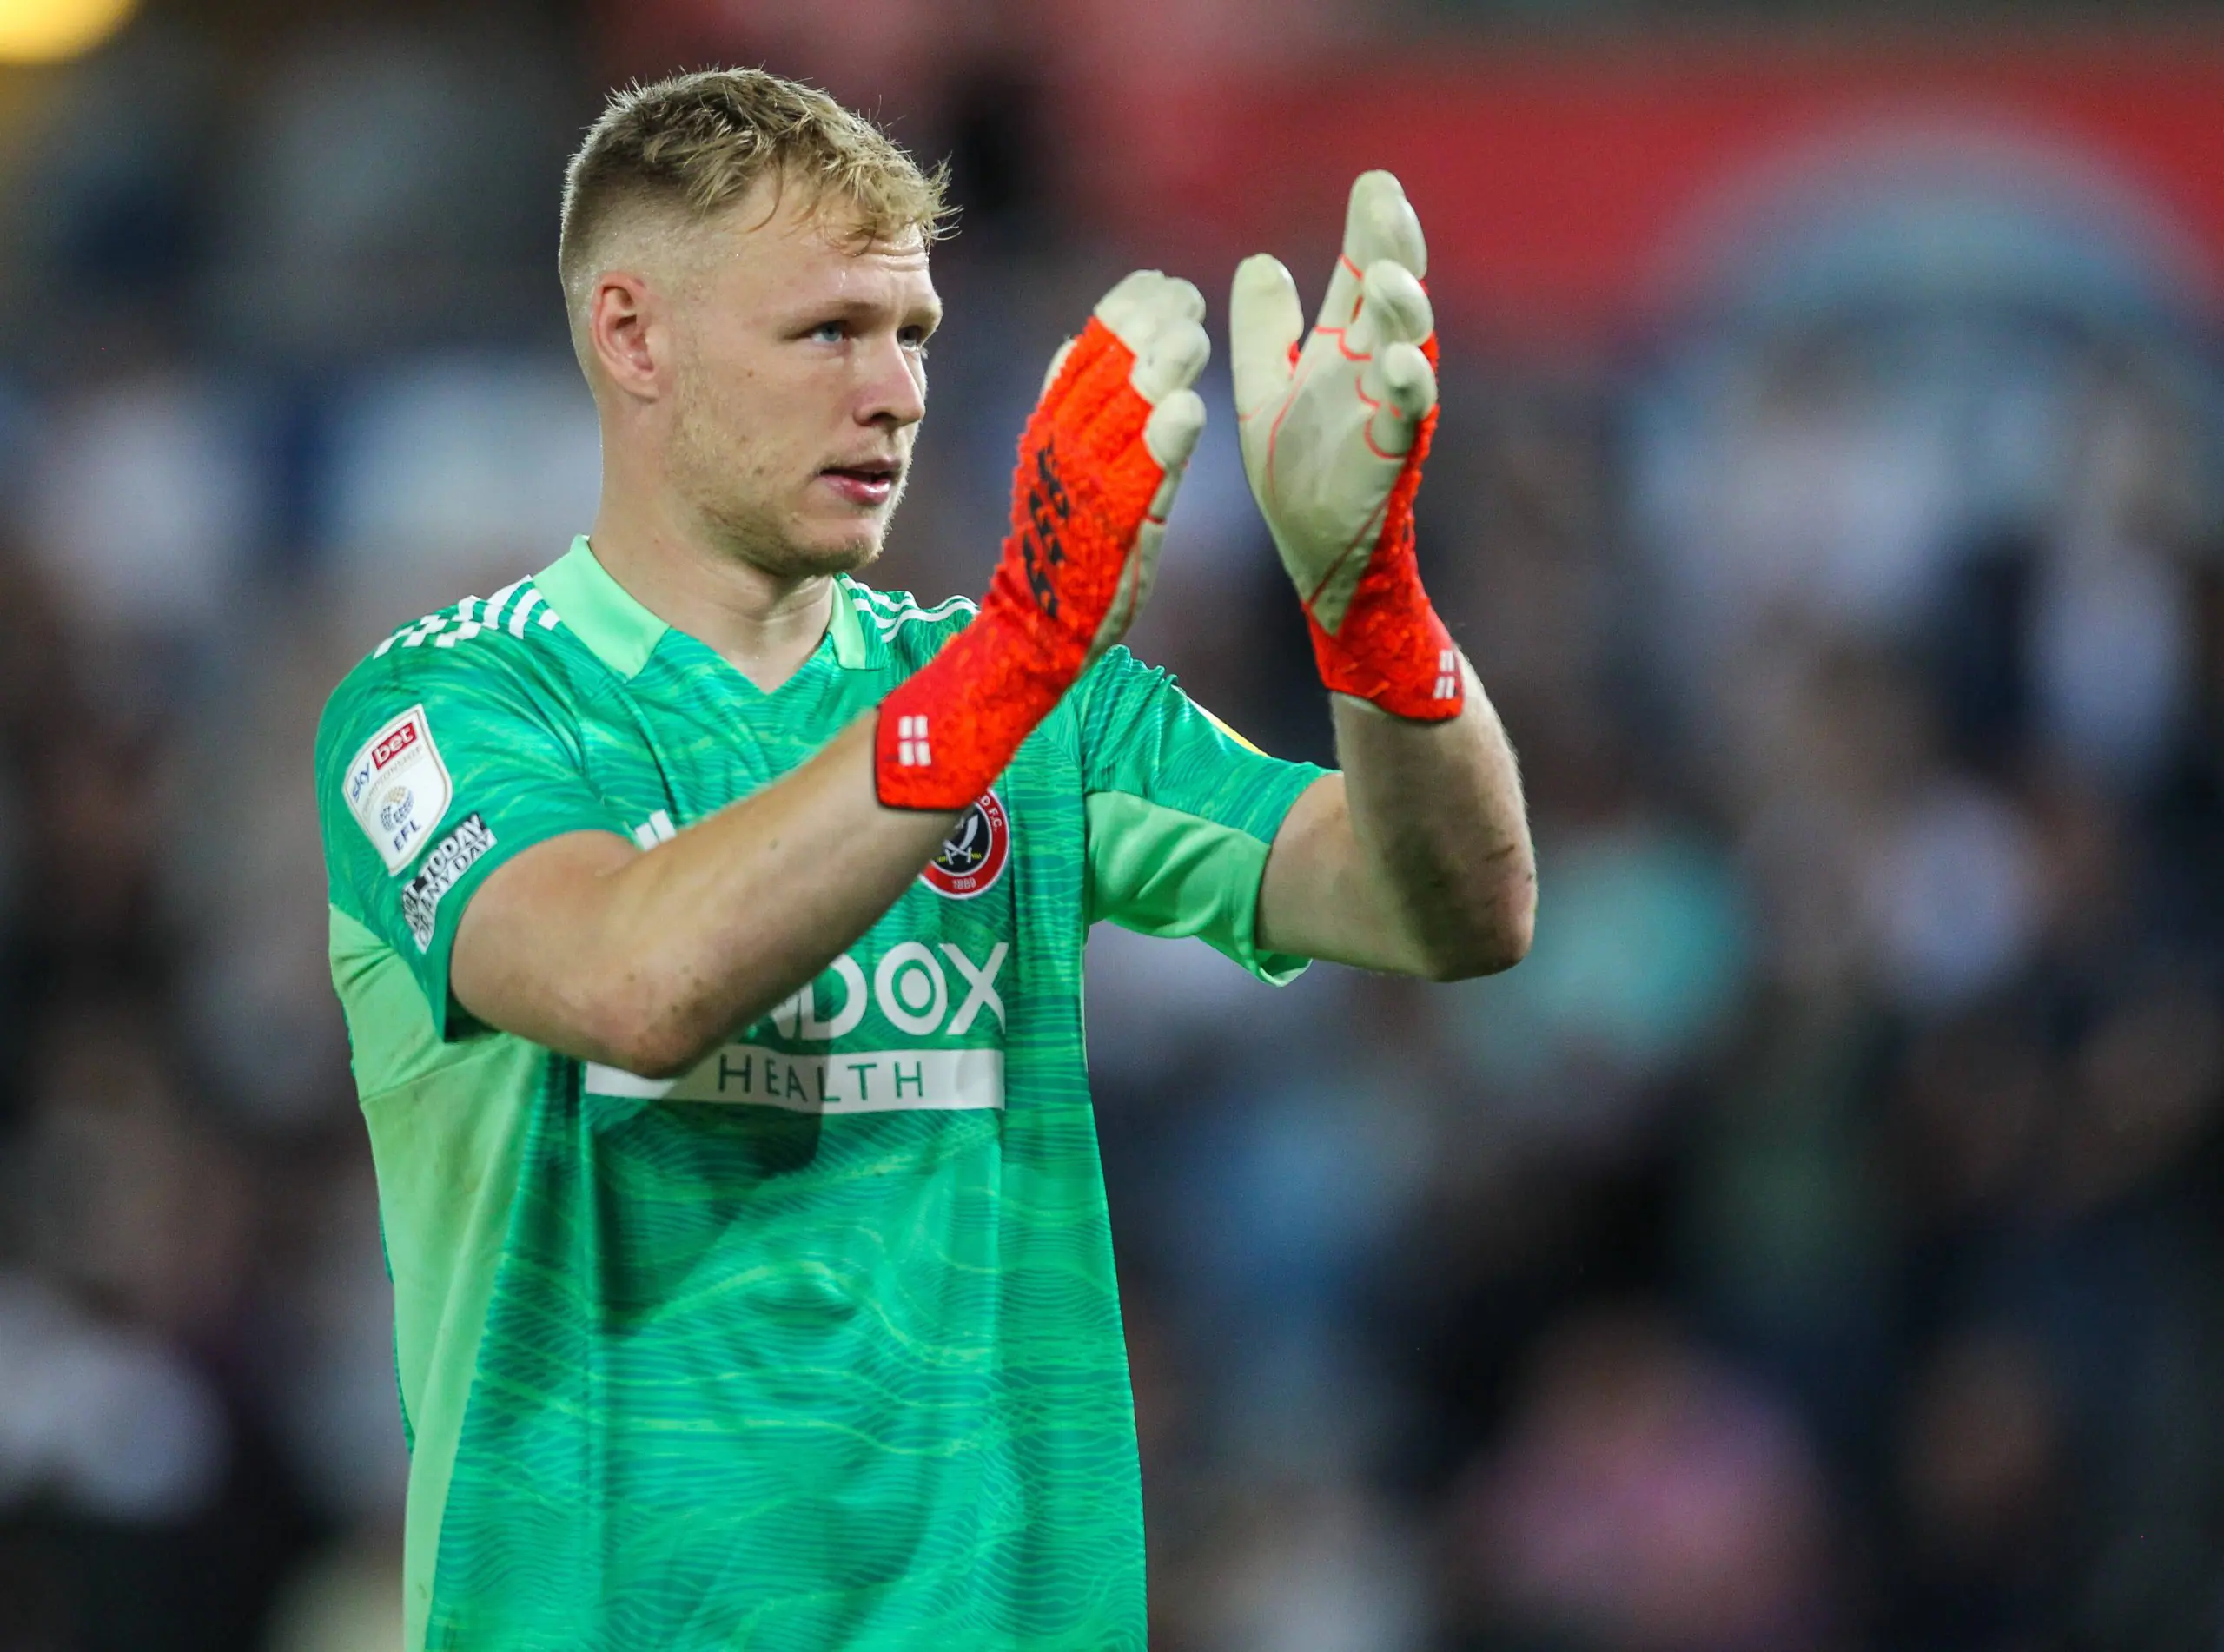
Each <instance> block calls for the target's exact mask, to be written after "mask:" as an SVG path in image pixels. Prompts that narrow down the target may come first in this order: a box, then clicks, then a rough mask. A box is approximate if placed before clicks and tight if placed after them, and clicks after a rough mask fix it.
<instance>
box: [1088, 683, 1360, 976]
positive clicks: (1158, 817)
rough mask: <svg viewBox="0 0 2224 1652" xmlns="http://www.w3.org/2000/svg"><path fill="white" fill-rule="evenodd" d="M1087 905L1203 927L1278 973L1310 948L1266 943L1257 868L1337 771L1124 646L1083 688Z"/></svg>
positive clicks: (1148, 923)
mask: <svg viewBox="0 0 2224 1652" xmlns="http://www.w3.org/2000/svg"><path fill="white" fill-rule="evenodd" d="M1076 701H1077V704H1076V710H1077V711H1078V713H1079V717H1080V736H1081V756H1082V788H1083V790H1084V792H1085V794H1086V804H1087V811H1088V834H1089V838H1088V844H1089V849H1088V867H1087V895H1088V917H1089V922H1092V923H1094V922H1096V921H1097V920H1099V919H1109V920H1110V921H1111V922H1114V923H1116V924H1119V925H1120V926H1121V927H1122V928H1128V929H1134V930H1136V931H1138V932H1139V933H1141V934H1143V935H1162V936H1175V935H1195V936H1197V937H1199V938H1200V939H1201V940H1203V941H1204V942H1207V943H1208V944H1209V945H1210V946H1212V947H1214V948H1216V949H1217V950H1219V951H1221V952H1222V953H1225V954H1226V955H1228V957H1230V958H1233V959H1234V961H1236V962H1238V963H1240V964H1241V965H1242V966H1243V967H1244V968H1246V969H1248V970H1250V971H1251V972H1252V973H1253V974H1254V975H1258V976H1259V977H1261V979H1262V980H1266V981H1274V982H1275V983H1276V984H1280V983H1281V982H1283V981H1288V980H1290V979H1291V978H1292V977H1294V976H1295V975H1297V974H1298V973H1299V971H1301V970H1302V969H1303V968H1305V965H1306V963H1307V960H1306V959H1303V958H1301V957H1296V956H1294V955H1289V954H1285V953H1271V952H1265V951H1262V950H1261V948H1260V946H1259V940H1258V915H1259V880H1260V877H1261V875H1262V874H1263V873H1264V872H1265V870H1266V867H1267V851H1268V849H1270V848H1271V847H1272V846H1273V843H1274V834H1275V833H1276V832H1278V831H1279V830H1281V823H1282V820H1283V817H1284V816H1287V814H1288V813H1289V810H1290V806H1291V805H1292V804H1293V803H1295V802H1296V801H1297V799H1298V796H1299V795H1300V794H1301V793H1302V792H1303V791H1304V790H1305V789H1306V788H1307V787H1308V786H1310V785H1311V784H1312V783H1314V781H1315V780H1318V779H1319V778H1320V776H1322V775H1324V774H1326V773H1327V770H1324V769H1320V768H1317V767H1315V766H1314V764H1312V763H1285V762H1282V761H1281V759H1279V758H1275V757H1268V756H1267V755H1266V754H1265V753H1264V752H1262V751H1261V750H1259V749H1258V748H1257V747H1256V746H1254V745H1253V744H1251V743H1250V742H1249V741H1248V740H1245V739H1244V738H1243V737H1241V736H1240V735H1238V734H1237V733H1236V732H1235V731H1234V730H1232V729H1230V728H1229V727H1228V725H1227V724H1224V723H1222V722H1221V720H1220V719H1219V718H1217V717H1214V716H1213V715H1212V714H1211V713H1210V712H1208V711H1207V710H1204V708H1203V707H1201V706H1200V705H1198V704H1197V703H1196V702H1195V701H1194V700H1192V699H1191V698H1190V697H1188V695H1186V694H1184V693H1183V692H1182V691H1181V689H1180V687H1179V686H1177V685H1176V684H1175V680H1174V678H1173V677H1171V676H1170V675H1168V673H1167V672H1165V671H1158V670H1155V669H1154V668H1152V667H1149V666H1146V665H1144V664H1142V662H1140V661H1139V660H1137V659H1136V658H1135V657H1134V656H1133V655H1131V654H1129V652H1128V651H1127V650H1126V649H1124V648H1115V649H1113V650H1111V651H1109V653H1107V654H1106V655H1105V657H1104V658H1103V659H1102V661H1100V662H1099V663H1098V664H1097V665H1096V666H1095V669H1094V670H1092V671H1090V673H1089V676H1088V677H1086V678H1084V679H1083V681H1082V684H1081V687H1080V690H1079V691H1078V693H1077V695H1076Z"/></svg>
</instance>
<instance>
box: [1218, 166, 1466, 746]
mask: <svg viewBox="0 0 2224 1652" xmlns="http://www.w3.org/2000/svg"><path fill="white" fill-rule="evenodd" d="M1427 270H1428V248H1427V243H1426V241H1423V239H1422V238H1421V226H1420V220H1419V219H1418V218H1416V217H1415V216H1414V215H1413V208H1412V207H1411V206H1410V205H1409V204H1407V200H1406V193H1405V191H1404V190H1403V189H1402V188H1400V187H1399V184H1398V180H1397V179H1395V178H1393V176H1391V175H1390V174H1388V173H1387V172H1367V173H1362V174H1361V175H1360V178H1359V180H1358V182H1355V183H1354V184H1353V185H1352V194H1351V206H1350V209H1349V211H1348V212H1347V215H1346V218H1345V223H1344V248H1343V255H1342V256H1341V257H1340V258H1339V259H1338V260H1337V262H1336V273H1335V274H1334V276H1333V277H1331V278H1330V280H1329V282H1328V295H1327V298H1326V299H1325V300H1324V301H1322V303H1321V306H1320V317H1319V319H1318V320H1316V321H1315V322H1314V327H1313V332H1312V334H1311V336H1310V337H1308V338H1305V339H1304V342H1303V347H1300V344H1299V340H1300V337H1301V334H1303V331H1304V326H1305V321H1304V314H1303V312H1302V310H1301V308H1300V307H1299V305H1298V300H1297V284H1296V283H1295V282H1294V281H1292V280H1291V279H1290V274H1289V271H1288V270H1287V269H1285V268H1283V267H1282V264H1281V261H1280V260H1279V259H1276V258H1274V256H1272V255H1271V254H1266V253H1261V254H1256V255H1254V256H1253V257H1250V258H1247V259H1245V260H1244V261H1243V262H1242V263H1241V265H1239V266H1238V267H1237V268H1236V271H1235V287H1234V293H1233V294H1231V296H1230V298H1229V300H1228V360H1229V365H1230V367H1231V368H1232V369H1233V371H1234V378H1235V411H1236V417H1237V419H1238V420H1240V421H1241V434H1242V446H1243V468H1244V471H1245V473H1246V474H1248V476H1249V477H1250V479H1251V492H1252V495H1253V497H1254V498H1255V499H1257V500H1258V501H1259V511H1260V513H1261V515H1262V516H1264V517H1265V518H1266V519H1267V526H1268V531H1269V532H1272V533H1273V535H1274V545H1275V548H1276V549H1277V550H1279V551H1280V552H1281V558H1282V565H1283V566H1284V567H1285V568H1287V569H1288V570H1289V575H1290V578H1292V579H1293V580H1294V581H1295V582H1296V585H1297V591H1298V596H1299V598H1301V600H1302V601H1303V603H1304V605H1305V612H1306V618H1307V620H1308V621H1309V622H1310V624H1311V627H1312V631H1313V651H1314V657H1315V658H1316V659H1317V660H1318V661H1319V662H1320V679H1321V681H1322V682H1324V683H1326V684H1327V685H1328V687H1330V688H1331V689H1334V690H1335V691H1338V692H1339V693H1343V694H1349V695H1354V696H1356V697H1358V698H1360V699H1362V700H1369V701H1372V702H1373V704H1376V705H1378V706H1380V707H1381V708H1382V709H1383V710H1386V711H1390V712H1393V713H1395V714H1396V715H1397V716H1399V717H1413V718H1420V719H1428V720H1437V719H1442V718H1446V717H1457V716H1458V715H1459V708H1460V704H1461V702H1462V699H1463V697H1464V688H1463V681H1464V679H1463V676H1462V673H1461V671H1460V667H1459V655H1458V653H1457V652H1456V651H1454V649H1453V643H1452V636H1451V633H1450V632H1449V631H1446V629H1445V626H1444V622H1443V621H1442V620H1441V619H1440V618H1437V613H1436V610H1435V609H1434V608H1433V607H1431V606H1430V605H1429V600H1428V595H1427V593H1426V591H1423V590H1422V589H1421V581H1420V568H1419V566H1418V565H1417V564H1416V563H1415V561H1414V559H1413V495H1414V493H1415V492H1416V491H1417V490H1418V489H1419V488H1420V479H1421V461H1422V460H1423V459H1425V458H1426V457H1427V454H1428V446H1429V439H1430V437H1431V435H1432V434H1433V433H1434V431H1435V429H1436V335H1435V323H1434V320H1433V317H1432V314H1431V311H1430V308H1429V301H1428V295H1427V294H1426V293H1425V292H1423V291H1422V290H1421V283H1420V278H1421V277H1422V276H1423V275H1424V274H1426V273H1427Z"/></svg>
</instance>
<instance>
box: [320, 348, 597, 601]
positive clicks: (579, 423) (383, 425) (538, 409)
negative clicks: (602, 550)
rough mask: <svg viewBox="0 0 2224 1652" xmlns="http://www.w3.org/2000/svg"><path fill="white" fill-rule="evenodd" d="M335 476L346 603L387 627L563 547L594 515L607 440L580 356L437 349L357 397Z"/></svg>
mask: <svg viewBox="0 0 2224 1652" xmlns="http://www.w3.org/2000/svg"><path fill="white" fill-rule="evenodd" d="M601 487H602V448H601V436H600V433H599V429H598V427H597V425H596V422H595V415H594V406H593V403H592V401H591V400H589V398H588V395H587V390H586V384H585V383H584V382H583V381H582V380H581V379H580V377H579V368H578V367H576V366H575V365H573V362H572V361H571V360H569V359H568V358H566V357H561V356H550V357H540V356H524V357H506V356H498V355H453V356H449V355H429V356H423V357H420V358H418V359H417V360H414V361H410V362H407V363H406V364H403V365H401V366H398V367H393V368H391V369H388V370H387V371H384V372H381V373H377V374H375V375H374V376H373V377H371V378H369V379H367V380H365V381H364V382H362V383H361V384H360V385H358V386H357V387H355V389H354V392H353V393H351V394H350V395H349V396H348V397H347V400H345V402H344V403H343V404H342V406H341V408H340V410H339V412H338V414H337V417H336V420H335V429H334V442H333V448H332V455H331V472H330V486H329V496H328V500H327V504H326V512H325V527H324V538H325V539H326V541H327V544H328V548H329V555H330V558H331V562H332V566H333V570H334V573H335V575H336V576H337V578H338V581H339V584H340V586H341V601H342V605H343V607H344V608H345V609H346V610H347V612H348V613H349V614H350V615H352V616H356V617H358V618H360V619H361V621H362V622H364V623H366V624H371V625H372V626H373V628H374V629H375V628H376V627H378V626H384V625H396V624H402V623H404V622H405V621H407V620H410V619H414V618H416V617H417V616H418V615H420V614H421V613H425V612H427V611H430V610H432V609H434V608H437V607H442V606H445V605H447V604H448V603H451V602H454V601H456V600H457V599H459V598H462V597H466V596H468V595H471V594H473V592H472V586H473V584H474V582H475V583H477V585H478V587H479V589H478V594H480V595H482V596H483V595H485V594H486V591H488V590H491V589H492V588H493V585H496V584H500V583H503V582H505V581H506V580H508V579H511V578H516V577H517V575H519V574H520V573H526V572H531V571H532V570H533V569H535V568H539V567H542V566H545V565H547V564H548V563H550V562H553V561H554V560H555V559H556V558H558V557H559V556H560V555H562V554H563V552H564V550H565V548H566V546H567V545H569V544H570V542H571V539H572V536H573V534H575V533H584V532H586V531H587V529H588V528H589V527H590V526H591V525H592V523H593V520H594V512H595V506H596V503H597V501H598V500H599V498H600V497H601ZM489 582H492V583H489ZM374 640H375V638H374V637H367V638H366V644H368V643H369V642H371V641H374Z"/></svg>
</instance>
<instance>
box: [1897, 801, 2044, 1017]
mask: <svg viewBox="0 0 2224 1652" xmlns="http://www.w3.org/2000/svg"><path fill="white" fill-rule="evenodd" d="M1866 892H1867V895H1868V902H1867V908H1868V915H1869V924H1868V928H1869V933H1870V946H1871V948H1873V952H1872V967H1873V968H1874V969H1875V971H1876V975H1877V977H1878V981H1877V984H1878V985H1879V986H1880V987H1881V988H1883V991H1884V992H1885V994H1886V995H1888V996H1890V997H1894V998H1896V999H1898V1000H1899V1001H1901V1002H1902V1003H1903V1004H1905V1005H1907V1006H1908V1007H1910V1008H1951V1007H1953V1006H1954V1005H1956V1004H1958V1003H1962V1002H1965V1001H1968V1000H1969V999H1971V998H1974V997H1976V996H1977V995H1979V994H1982V993H1983V992H1984V991H1986V990H1987V989H1988V988H1993V987H1996V986H1999V985H2001V984H2002V982H2004V981H2006V980H2007V979H2008V977H2009V976H2010V975H2012V974H2013V973H2014V972H2015V970H2016V968H2018V967H2020V966H2021V965H2022V962H2023V961H2024V960H2025V958H2026V956H2027V955H2028V954H2029V950H2030V948H2031V946H2032V944H2033V942H2035V940H2036V939H2037V935H2038V930H2039V923H2040V919H2041V915H2042V913H2041V904H2040V903H2041V893H2042V892H2041V890H2040V889H2039V888H2038V879H2037V862H2036V846H2035V843H2034V842H2033V839H2032V835H2031V831H2030V829H2029V825H2028V824H2027V823H2025V822H2024V820H2023V819H2022V816H2020V815H2018V814H2017V813H2016V811H2015V809H2012V808H2010V807H2009V805H2008V804H2007V803H2004V802H2003V801H2002V800H2001V799H2000V798H1999V797H1997V796H1994V795H1993V794H1992V793H1991V792H1989V791H1988V790H1985V789H1984V788H1982V786H1979V785H1978V784H1976V783H1974V782H1970V781H1964V780H1948V781H1941V782H1939V783H1936V784H1935V785H1933V786H1931V787H1929V788H1928V789H1926V790H1924V791H1923V792H1922V793H1921V794H1919V795H1918V796H1916V798H1915V800H1914V801H1913V803H1911V805H1910V808H1909V809H1907V811H1906V812H1905V814H1904V815H1903V816H1901V818H1900V819H1899V820H1898V821H1897V822H1896V823H1895V824H1894V825H1893V826H1892V827H1891V828H1890V831H1889V834H1888V836H1885V838H1884V839H1883V841H1882V842H1881V843H1878V844H1877V845H1876V849H1875V851H1874V857H1873V859H1871V861H1870V865H1869V869H1868V876H1867V879H1866Z"/></svg>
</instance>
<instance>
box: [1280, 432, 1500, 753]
mask: <svg viewBox="0 0 2224 1652" xmlns="http://www.w3.org/2000/svg"><path fill="white" fill-rule="evenodd" d="M1435 432H1436V413H1435V410H1434V409H1433V408H1432V409H1431V410H1430V411H1429V413H1428V415H1427V416H1426V418H1425V419H1423V420H1422V421H1421V426H1420V430H1419V432H1417V433H1416V434H1415V436H1414V439H1413V448H1412V451H1411V452H1409V453H1407V456H1406V464H1405V468H1404V469H1403V470H1402V471H1401V472H1400V474H1399V477H1398V480H1397V483H1396V485H1395V486H1393V488H1392V489H1391V491H1390V498H1389V499H1388V501H1387V504H1386V505H1385V506H1384V511H1383V522H1382V531H1381V535H1380V539H1378V540H1377V541H1376V543H1375V547H1374V551H1373V555H1372V556H1370V557H1369V558H1368V560H1367V572H1366V573H1365V574H1363V575H1361V576H1360V581H1359V584H1358V585H1356V586H1355V587H1354V589H1353V591H1352V595H1351V600H1350V601H1349V603H1347V605H1345V608H1344V611H1343V613H1342V614H1341V615H1340V617H1339V620H1338V624H1337V626H1336V629H1335V630H1334V631H1329V630H1328V629H1327V627H1326V626H1324V625H1323V624H1321V623H1320V618H1319V617H1318V616H1317V615H1316V614H1315V613H1314V611H1313V609H1312V607H1311V605H1307V609H1306V622H1307V625H1308V627H1309V628H1310V629H1311V631H1312V633H1313V657H1314V660H1315V661H1316V662H1318V664H1319V665H1320V680H1321V682H1322V683H1323V684H1326V685H1327V687H1328V688H1329V689H1330V690H1332V691H1334V692H1336V693H1339V694H1347V695H1350V696H1351V697H1353V698H1354V699H1360V700H1365V701H1367V703H1368V704H1371V705H1373V706H1375V707H1377V708H1378V709H1380V710H1384V711H1387V712H1389V713H1390V714H1391V715H1392V716H1393V717H1406V718H1409V719H1412V720H1414V721H1417V722H1430V723H1434V722H1443V721H1446V720H1448V719H1450V718H1453V717H1458V716H1459V710H1460V707H1461V705H1462V704H1464V703H1465V700H1466V674H1465V673H1464V672H1463V671H1461V670H1460V669H1459V649H1458V648H1457V647H1456V646H1455V645H1454V644H1453V641H1452V632H1451V631H1450V629H1449V628H1448V627H1446V624H1445V623H1444V621H1443V619H1442V618H1441V617H1440V616H1439V614H1438V613H1437V611H1436V607H1435V605H1433V603H1431V602H1430V601H1429V599H1428V592H1427V591H1426V590H1424V589H1423V588H1422V585H1421V574H1420V562H1419V560H1418V559H1417V558H1416V557H1415V555H1414V552H1413V498H1414V495H1415V494H1416V493H1418V492H1420V479H1421V462H1422V460H1424V459H1426V458H1427V457H1428V450H1429V443H1430V439H1431V438H1432V437H1433V435H1434V434H1435Z"/></svg>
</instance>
